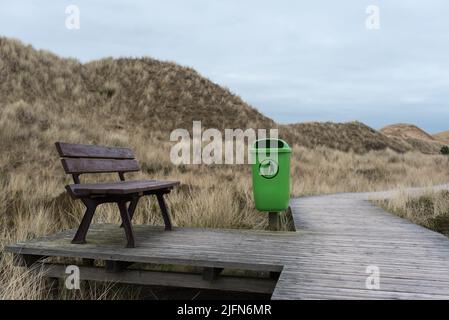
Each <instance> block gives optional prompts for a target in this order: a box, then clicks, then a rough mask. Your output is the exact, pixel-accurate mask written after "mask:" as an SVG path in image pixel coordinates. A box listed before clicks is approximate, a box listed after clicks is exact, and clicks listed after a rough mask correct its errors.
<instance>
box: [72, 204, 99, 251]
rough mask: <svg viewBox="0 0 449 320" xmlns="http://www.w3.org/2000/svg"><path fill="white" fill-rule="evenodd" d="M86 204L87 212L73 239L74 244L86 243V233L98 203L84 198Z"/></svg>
mask: <svg viewBox="0 0 449 320" xmlns="http://www.w3.org/2000/svg"><path fill="white" fill-rule="evenodd" d="M83 203H84V205H85V206H86V212H85V213H84V216H83V219H82V220H81V223H80V226H79V227H78V230H77V231H76V234H75V237H74V238H73V240H72V243H74V244H83V243H86V235H87V231H88V230H89V226H90V223H91V222H92V218H93V216H94V213H95V209H96V208H97V203H95V202H94V201H92V200H90V199H88V200H83Z"/></svg>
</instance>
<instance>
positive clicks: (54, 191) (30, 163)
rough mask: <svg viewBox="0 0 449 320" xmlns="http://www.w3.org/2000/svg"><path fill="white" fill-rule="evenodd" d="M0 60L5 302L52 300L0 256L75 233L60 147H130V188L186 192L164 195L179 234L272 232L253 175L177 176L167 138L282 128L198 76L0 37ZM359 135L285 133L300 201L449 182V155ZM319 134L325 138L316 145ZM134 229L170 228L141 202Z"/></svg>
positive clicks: (197, 168)
mask: <svg viewBox="0 0 449 320" xmlns="http://www.w3.org/2000/svg"><path fill="white" fill-rule="evenodd" d="M0 57H1V59H0V77H1V81H0V96H1V98H2V99H1V102H0V128H1V129H0V148H1V150H3V151H4V152H1V153H0V251H1V252H2V259H1V260H0V270H1V272H0V299H48V298H51V296H50V293H49V292H48V290H47V288H46V286H45V283H44V282H43V281H42V279H41V277H40V276H39V275H38V276H31V275H30V274H28V273H27V271H25V270H22V269H20V268H17V267H14V266H13V264H12V261H11V259H12V258H11V256H10V255H8V254H3V248H4V246H5V245H7V244H9V243H13V242H16V241H19V240H26V239H31V238H34V237H37V236H41V235H44V234H49V233H53V232H56V231H59V230H63V229H68V228H73V227H75V226H77V225H78V223H79V221H80V219H81V215H82V212H83V208H82V206H81V205H80V203H78V202H73V201H72V200H71V199H69V198H68V196H67V195H66V194H65V190H64V185H65V184H67V183H71V181H70V179H69V177H67V176H66V175H65V174H64V173H63V170H62V168H61V165H60V163H59V159H58V156H57V154H56V151H55V149H54V142H55V141H57V140H59V141H66V142H74V143H95V144H103V145H114V146H127V147H131V148H132V149H133V150H135V151H136V155H137V158H138V160H139V161H140V163H141V167H142V172H141V173H138V174H134V175H129V177H130V178H143V179H148V178H159V179H176V180H180V181H181V182H182V185H181V187H180V188H178V189H177V190H176V191H174V192H173V193H172V194H171V195H170V196H169V197H168V202H169V203H168V204H169V206H170V209H171V212H172V214H173V220H174V224H175V225H177V226H192V227H208V228H255V229H264V228H266V226H267V219H266V216H265V215H264V214H261V213H259V212H256V211H255V210H254V205H253V200H252V194H251V181H250V168H249V166H245V165H240V166H239V165H233V166H229V165H215V166H205V165H181V166H174V165H173V164H172V163H171V162H170V160H169V151H170V147H171V146H172V143H170V142H169V141H168V140H169V132H170V131H171V130H172V129H174V128H178V127H183V128H187V129H188V128H190V127H191V125H192V120H202V121H203V125H204V127H214V128H218V129H222V128H242V129H245V128H255V129H257V128H265V129H269V128H272V127H276V124H275V123H274V122H273V121H272V120H271V119H268V118H266V117H264V116H263V115H261V114H260V113H259V112H257V111H256V110H255V109H253V108H251V107H249V106H248V105H247V104H245V103H244V102H243V101H242V100H241V99H240V98H238V97H236V96H235V95H233V94H231V93H230V92H229V91H227V90H224V89H222V88H220V87H219V86H217V85H215V84H213V83H211V82H210V81H208V80H207V79H204V78H202V77H200V76H199V75H198V74H197V73H196V72H195V71H194V70H192V69H189V68H184V67H180V66H177V65H176V64H173V63H162V62H159V61H156V60H152V59H148V58H145V59H120V60H118V61H116V60H112V59H105V60H101V61H97V62H92V63H89V64H86V65H82V64H80V63H78V62H77V61H75V60H68V59H60V58H58V57H56V56H54V55H52V54H50V53H47V52H40V51H35V50H34V49H32V48H31V47H27V46H24V45H23V44H21V43H20V42H17V41H13V40H9V39H5V38H0ZM352 126H353V125H341V126H337V127H336V128H335V129H332V130H333V131H329V130H330V129H327V128H330V127H332V128H333V127H334V126H333V125H332V126H331V125H330V124H328V125H327V127H326V126H325V127H320V126H316V127H315V129H314V128H311V130H312V131H311V132H309V133H307V132H306V131H297V132H296V133H294V131H291V130H293V129H294V128H293V127H292V128H293V129H292V128H290V127H286V126H282V127H281V128H280V129H281V131H280V135H281V137H284V138H286V139H287V140H288V142H289V143H291V145H292V147H293V155H292V157H293V158H292V168H291V176H292V193H293V195H294V196H301V195H310V194H321V193H332V192H347V191H353V192H357V191H370V190H381V189H389V188H395V187H399V186H427V185H433V184H437V183H443V182H447V181H448V180H449V172H448V171H447V168H448V164H449V158H448V157H443V156H438V155H424V154H422V153H419V152H407V153H404V151H407V150H409V149H401V148H402V147H400V142H398V143H395V142H391V141H390V140H388V139H387V138H384V136H382V135H380V134H379V133H376V132H374V131H372V129H370V128H368V127H366V128H365V127H363V126H362V125H355V126H356V127H357V128H355V129H354V130H352V129H351V130H346V128H348V127H350V128H352ZM360 128H362V130H359V129H360ZM366 131H369V132H370V133H369V135H368V136H366V137H365V136H363V134H362V133H363V132H366ZM326 132H333V133H339V134H340V135H339V136H332V135H331V136H329V135H328V134H327V135H326V134H324V133H326ZM306 133H307V134H306ZM315 135H318V136H320V135H321V137H322V139H318V140H314V139H315ZM385 139H386V140H385ZM325 141H330V142H332V143H325ZM397 146H399V147H397ZM338 149H339V150H343V151H338ZM390 149H395V150H397V151H400V152H402V153H397V152H395V151H392V150H390ZM442 168H444V169H442ZM82 178H83V177H82ZM108 178H109V179H111V178H110V177H108ZM114 178H116V177H114ZM92 179H94V178H92ZM98 179H100V178H98ZM135 221H136V223H138V224H140V223H141V224H162V221H161V218H160V215H159V212H158V210H157V208H156V206H155V203H154V202H153V201H142V202H141V203H140V204H139V208H138V210H137V212H136V215H135ZM95 222H113V223H118V222H119V215H118V214H117V210H116V208H114V207H112V206H103V207H100V209H99V211H98V214H96V216H95ZM286 224H287V221H286V220H285V221H284V228H286V227H287V226H286ZM72 294H73V293H67V292H63V293H62V294H61V296H59V298H68V299H71V298H82V299H114V298H120V297H130V298H135V297H138V292H136V291H135V290H131V289H128V288H122V287H110V286H103V285H100V284H98V285H96V286H95V285H92V286H90V287H89V290H84V291H83V293H78V295H77V296H73V295H72Z"/></svg>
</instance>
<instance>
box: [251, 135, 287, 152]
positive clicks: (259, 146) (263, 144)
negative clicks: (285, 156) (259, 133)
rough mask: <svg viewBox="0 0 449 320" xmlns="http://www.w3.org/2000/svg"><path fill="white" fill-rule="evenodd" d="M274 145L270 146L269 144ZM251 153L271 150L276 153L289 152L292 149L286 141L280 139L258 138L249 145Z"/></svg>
mask: <svg viewBox="0 0 449 320" xmlns="http://www.w3.org/2000/svg"><path fill="white" fill-rule="evenodd" d="M272 145H273V146H274V147H271V146H272ZM250 152H251V153H263V152H265V153H271V152H277V153H291V152H292V149H291V148H290V146H289V145H288V143H287V142H285V141H284V140H282V139H273V138H269V139H259V140H256V141H254V144H253V145H252V146H251V149H250Z"/></svg>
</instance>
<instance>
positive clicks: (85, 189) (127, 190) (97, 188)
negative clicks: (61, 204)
mask: <svg viewBox="0 0 449 320" xmlns="http://www.w3.org/2000/svg"><path fill="white" fill-rule="evenodd" d="M177 185H179V181H158V180H137V181H119V182H111V183H87V184H71V185H69V186H68V187H69V188H70V190H71V191H72V192H73V193H74V194H76V195H94V194H96V195H106V194H110V195H114V194H115V195H123V194H131V193H139V192H145V191H153V190H163V189H170V188H173V187H174V186H177Z"/></svg>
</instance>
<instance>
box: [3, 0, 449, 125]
mask: <svg viewBox="0 0 449 320" xmlns="http://www.w3.org/2000/svg"><path fill="white" fill-rule="evenodd" d="M68 5H77V6H78V7H79V9H80V29H79V30H76V29H72V30H70V29H67V28H66V18H67V17H68V15H67V14H66V13H65V10H66V7H67V6H68ZM369 5H377V6H378V7H379V9H380V29H378V30H370V29H368V28H367V27H366V19H367V18H368V14H367V13H366V9H367V6H369ZM0 35H3V36H8V37H14V38H18V39H20V40H22V41H24V42H26V43H31V44H32V45H34V46H35V47H37V48H42V49H47V50H50V51H53V52H55V53H57V54H59V55H61V56H66V57H76V58H78V59H79V60H81V61H83V62H85V61H89V60H92V59H99V58H103V57H106V56H114V57H118V56H135V57H139V56H151V57H154V58H157V59H162V60H171V61H175V62H177V63H180V64H183V65H187V66H191V67H193V68H195V69H196V70H198V71H199V72H200V73H201V74H203V75H205V76H206V77H208V78H210V79H211V80H213V81H214V82H216V83H219V84H221V85H223V86H226V87H228V88H230V89H231V90H232V91H233V92H234V93H236V94H238V95H240V96H241V97H242V98H243V99H244V100H245V101H247V102H248V103H250V104H251V105H253V106H254V107H256V108H257V109H259V110H260V111H261V112H263V113H264V114H266V115H268V116H269V117H271V118H273V119H275V120H276V121H279V122H283V123H292V122H304V121H351V120H359V121H362V122H365V123H367V124H368V125H371V126H373V127H375V128H380V127H382V126H384V125H386V124H390V123H395V122H411V123H415V124H417V125H419V126H421V127H422V128H424V129H426V130H428V131H430V132H438V131H442V130H449V90H448V89H449V1H447V0H426V1H424V0H377V1H376V0H342V1H335V0H327V1H324V0H313V1H312V0H308V1H297V0H295V1H294V0H290V1H286V0H284V1H279V0H277V1H262V0H254V1H249V0H245V1H242V0H223V1H220V2H219V1H214V0H188V1H185V0H184V1H183V0H176V1H173V0H165V1H148V0H147V1H115V0H114V1H113V0H109V1H101V2H100V1H96V2H95V3H94V1H77V0H74V1H61V0H53V1H45V0H40V1H33V2H32V1H22V0H15V1H4V0H0Z"/></svg>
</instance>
